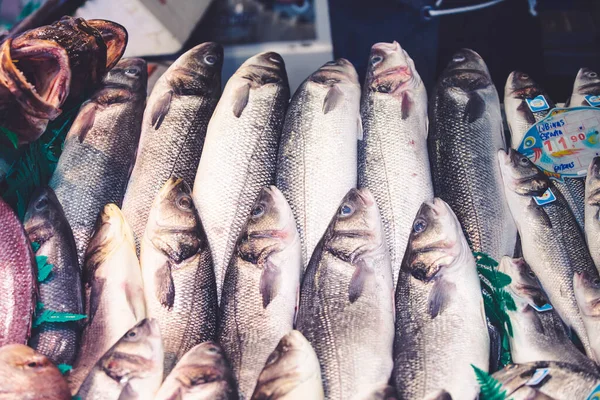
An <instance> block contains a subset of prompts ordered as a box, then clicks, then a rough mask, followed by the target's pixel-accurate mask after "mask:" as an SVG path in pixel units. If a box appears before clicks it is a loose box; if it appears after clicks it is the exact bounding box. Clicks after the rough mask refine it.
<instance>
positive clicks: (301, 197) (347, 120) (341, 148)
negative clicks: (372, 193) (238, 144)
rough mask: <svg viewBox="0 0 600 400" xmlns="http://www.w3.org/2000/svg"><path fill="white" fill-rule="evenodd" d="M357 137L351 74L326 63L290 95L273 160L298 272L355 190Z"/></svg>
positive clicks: (356, 92)
mask: <svg viewBox="0 0 600 400" xmlns="http://www.w3.org/2000/svg"><path fill="white" fill-rule="evenodd" d="M361 135H362V122H361V121H360V84H359V83H358V75H357V73H356V70H355V69H354V67H353V66H352V64H351V63H350V62H349V61H348V60H345V59H343V58H340V59H338V60H336V61H330V62H328V63H326V64H325V65H323V66H322V67H321V68H319V69H318V70H317V71H316V72H314V73H313V74H312V75H311V76H309V77H308V78H307V79H306V80H305V81H304V83H302V85H301V86H300V87H299V88H298V89H297V90H296V93H294V97H293V98H292V100H291V102H290V106H289V108H288V112H287V114H286V117H285V124H284V127H283V133H282V137H281V145H280V147H279V153H278V156H277V177H276V178H277V179H276V182H277V183H276V185H277V187H278V188H279V190H281V192H282V193H283V195H284V196H285V198H286V199H287V201H288V202H289V203H290V207H292V211H293V212H294V216H295V218H296V224H297V226H298V232H299V233H300V240H301V243H302V264H303V267H304V269H306V266H307V265H308V261H309V260H310V257H311V255H312V253H313V250H314V249H315V247H316V245H317V243H318V242H319V240H320V239H321V237H322V236H323V234H324V233H325V230H326V229H327V225H328V223H329V221H330V220H331V218H332V217H333V216H334V215H335V212H336V209H337V208H338V206H339V205H340V201H341V200H342V199H343V198H344V196H345V195H346V193H348V190H350V189H351V188H353V187H356V184H357V138H359V137H360V136H361Z"/></svg>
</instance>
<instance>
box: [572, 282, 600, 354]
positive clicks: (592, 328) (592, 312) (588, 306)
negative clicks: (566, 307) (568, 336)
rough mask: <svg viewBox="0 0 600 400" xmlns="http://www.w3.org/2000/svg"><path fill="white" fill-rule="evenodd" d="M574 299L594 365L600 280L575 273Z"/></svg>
mask: <svg viewBox="0 0 600 400" xmlns="http://www.w3.org/2000/svg"><path fill="white" fill-rule="evenodd" d="M573 289H574V290H575V298H576V299H577V305H578V306H579V311H581V317H582V318H583V324H584V325H585V330H586V332H587V334H588V337H589V338H590V346H591V347H592V354H591V355H590V356H591V357H592V358H593V359H594V360H595V361H596V363H599V362H600V279H598V277H595V276H592V275H590V274H588V273H586V272H582V273H575V276H574V277H573Z"/></svg>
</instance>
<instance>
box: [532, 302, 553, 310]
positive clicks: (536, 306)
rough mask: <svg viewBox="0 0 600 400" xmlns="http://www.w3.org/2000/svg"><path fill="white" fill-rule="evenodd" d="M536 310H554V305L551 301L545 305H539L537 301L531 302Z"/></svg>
mask: <svg viewBox="0 0 600 400" xmlns="http://www.w3.org/2000/svg"><path fill="white" fill-rule="evenodd" d="M529 305H530V306H531V307H533V309H534V310H535V311H539V312H544V311H550V310H552V305H551V304H550V303H547V304H544V305H543V306H538V305H536V304H535V303H532V304H529Z"/></svg>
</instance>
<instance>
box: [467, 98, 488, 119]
mask: <svg viewBox="0 0 600 400" xmlns="http://www.w3.org/2000/svg"><path fill="white" fill-rule="evenodd" d="M483 114H485V101H484V100H483V99H482V98H481V96H480V95H479V94H478V93H473V94H472V95H470V96H469V101H468V102H467V106H466V107H465V119H467V120H468V122H469V123H473V122H475V121H477V120H478V119H479V118H481V117H483Z"/></svg>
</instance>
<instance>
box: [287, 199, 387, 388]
mask: <svg viewBox="0 0 600 400" xmlns="http://www.w3.org/2000/svg"><path fill="white" fill-rule="evenodd" d="M393 288H394V285H393V282H392V270H391V264H390V258H389V253H388V250H387V246H386V241H385V234H384V231H383V226H382V224H381V217H380V214H379V210H378V209H377V204H376V203H375V199H374V197H373V195H372V194H371V193H370V191H369V190H368V189H365V188H363V189H351V190H350V191H349V192H348V194H347V195H346V196H345V197H344V198H343V200H342V203H341V205H339V206H338V211H337V213H336V214H335V216H334V217H333V218H332V220H331V222H330V224H329V227H328V228H327V231H326V232H325V234H324V235H323V238H322V239H321V241H320V242H319V244H318V246H317V248H316V249H315V251H314V253H313V256H312V258H311V260H310V263H309V265H308V268H307V269H306V272H305V275H304V280H303V282H302V290H301V294H300V307H299V310H298V318H297V322H296V329H298V330H299V331H300V332H301V333H302V334H303V335H304V336H305V337H306V339H308V341H309V342H310V343H311V345H312V347H313V348H314V350H315V352H316V354H317V357H318V358H319V362H320V364H321V376H322V378H323V389H324V393H325V398H326V399H363V398H370V397H369V396H374V395H375V394H376V393H379V392H380V390H381V388H382V387H384V386H386V385H387V382H388V379H389V377H390V374H391V371H392V366H393V360H392V348H393V341H394V300H393V290H394V289H393Z"/></svg>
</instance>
